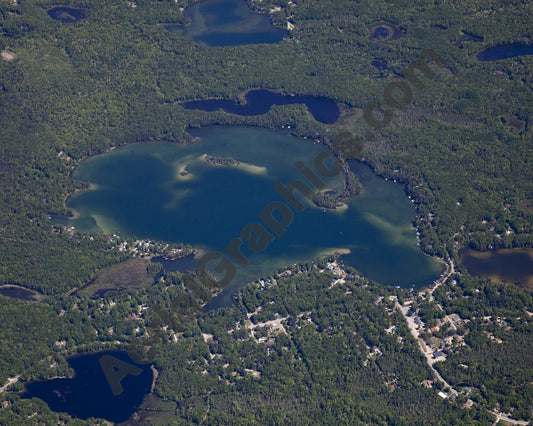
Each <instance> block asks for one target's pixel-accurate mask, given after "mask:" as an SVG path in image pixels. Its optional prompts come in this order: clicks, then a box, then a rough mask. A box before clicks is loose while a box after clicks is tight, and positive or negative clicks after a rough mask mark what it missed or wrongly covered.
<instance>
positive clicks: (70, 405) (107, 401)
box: [22, 351, 153, 423]
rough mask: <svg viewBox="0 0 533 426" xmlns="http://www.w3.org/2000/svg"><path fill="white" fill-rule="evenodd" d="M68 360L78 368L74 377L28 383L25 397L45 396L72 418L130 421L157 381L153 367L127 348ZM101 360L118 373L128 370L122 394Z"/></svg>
mask: <svg viewBox="0 0 533 426" xmlns="http://www.w3.org/2000/svg"><path fill="white" fill-rule="evenodd" d="M67 361H68V363H69V365H70V367H72V368H73V369H74V370H75V376H74V378H58V379H52V380H46V381H42V382H31V383H27V384H26V386H25V387H26V392H25V393H24V394H22V397H23V398H39V399H42V400H43V401H45V402H46V403H47V404H48V406H49V407H50V409H51V410H53V411H57V412H64V413H68V414H70V415H71V416H72V417H76V418H80V419H88V418H89V417H97V418H103V419H106V420H109V421H112V422H117V423H118V422H123V421H126V420H127V419H128V418H129V417H130V416H131V415H132V414H133V413H134V412H135V411H136V409H137V407H139V405H141V403H142V400H143V398H144V397H145V395H147V394H148V393H149V392H150V388H151V386H152V380H153V373H152V370H151V368H150V366H149V365H138V364H135V363H133V362H132V361H131V359H130V358H129V356H128V355H127V353H126V352H125V351H104V352H98V353H92V354H84V355H76V356H73V357H70V358H69V359H68V360H67ZM101 362H104V365H108V366H110V367H113V368H117V369H118V372H117V373H116V374H117V376H119V375H120V374H122V373H124V376H125V377H124V378H123V379H122V380H121V381H120V385H121V386H122V392H120V393H119V394H117V395H114V394H113V392H112V390H111V387H110V385H109V382H108V380H107V379H106V375H105V374H104V371H103V369H102V364H101ZM126 371H128V372H129V374H126ZM112 382H113V383H118V381H117V380H112Z"/></svg>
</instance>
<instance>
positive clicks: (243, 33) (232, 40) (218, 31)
mask: <svg viewBox="0 0 533 426" xmlns="http://www.w3.org/2000/svg"><path fill="white" fill-rule="evenodd" d="M183 14H184V16H185V17H187V18H188V19H189V20H190V21H191V23H190V25H188V26H182V25H166V26H165V28H166V29H167V30H168V31H170V32H173V33H178V34H182V35H184V36H187V37H190V38H192V39H193V40H195V41H198V42H202V43H205V44H207V45H209V46H238V45H244V44H259V43H278V42H280V41H281V40H283V38H284V37H285V36H287V35H288V31H285V30H283V29H281V28H276V27H274V26H273V25H272V22H271V20H270V17H269V15H267V14H261V13H256V12H254V11H253V10H252V9H250V8H249V7H248V6H247V4H246V1H244V0H202V1H197V2H195V3H193V4H192V5H190V6H189V7H187V8H186V9H185V11H184V12H183Z"/></svg>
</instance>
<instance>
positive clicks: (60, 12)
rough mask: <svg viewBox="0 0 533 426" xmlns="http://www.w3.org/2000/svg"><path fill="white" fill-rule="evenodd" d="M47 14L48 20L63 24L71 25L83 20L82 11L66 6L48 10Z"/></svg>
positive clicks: (83, 14) (83, 13)
mask: <svg viewBox="0 0 533 426" xmlns="http://www.w3.org/2000/svg"><path fill="white" fill-rule="evenodd" d="M47 13H48V16H50V18H52V19H55V20H56V21H61V22H65V23H71V22H76V21H79V20H80V19H85V11H84V10H82V9H76V8H74V7H68V6H57V7H53V8H52V9H49V10H48V11H47Z"/></svg>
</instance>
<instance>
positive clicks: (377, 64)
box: [370, 60, 387, 71]
mask: <svg viewBox="0 0 533 426" xmlns="http://www.w3.org/2000/svg"><path fill="white" fill-rule="evenodd" d="M370 64H371V65H372V66H373V67H374V68H377V69H378V70H380V71H383V70H386V69H387V63H386V62H383V61H378V60H374V61H372V62H371V63H370Z"/></svg>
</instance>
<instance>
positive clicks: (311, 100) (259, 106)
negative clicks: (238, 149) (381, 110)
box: [180, 89, 340, 124]
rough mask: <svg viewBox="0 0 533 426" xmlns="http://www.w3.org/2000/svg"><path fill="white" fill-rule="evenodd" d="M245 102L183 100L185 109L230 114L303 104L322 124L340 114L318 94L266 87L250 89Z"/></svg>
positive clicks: (335, 119) (333, 119)
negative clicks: (274, 89)
mask: <svg viewBox="0 0 533 426" xmlns="http://www.w3.org/2000/svg"><path fill="white" fill-rule="evenodd" d="M245 99H246V103H244V104H239V103H237V102H235V101H233V100H225V99H205V100H197V101H188V102H183V103H181V104H180V105H181V106H183V107H184V108H185V109H198V110H201V111H216V110H219V109H222V110H224V111H226V112H228V113H230V114H238V115H245V116H246V115H261V114H266V113H267V112H268V111H269V110H270V108H271V107H272V106H273V105H292V104H304V105H305V106H306V107H307V109H308V110H309V112H310V113H311V115H312V116H313V118H314V119H315V120H316V121H319V122H321V123H324V124H332V123H335V122H336V121H337V119H338V118H339V115H340V110H339V106H338V105H337V103H336V102H335V101H334V100H332V99H328V98H323V97H319V96H296V95H295V96H291V95H283V94H281V93H276V92H272V91H270V90H266V89H258V90H250V91H249V92H248V93H246V95H245Z"/></svg>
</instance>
